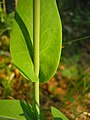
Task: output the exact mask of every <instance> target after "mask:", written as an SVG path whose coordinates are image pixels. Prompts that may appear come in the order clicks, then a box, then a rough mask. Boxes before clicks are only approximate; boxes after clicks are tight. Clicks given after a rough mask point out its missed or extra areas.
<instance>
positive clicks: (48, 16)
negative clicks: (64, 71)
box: [10, 0, 62, 83]
mask: <svg viewBox="0 0 90 120" xmlns="http://www.w3.org/2000/svg"><path fill="white" fill-rule="evenodd" d="M40 19H41V20H40V21H41V26H40V31H41V32H40V76H39V80H40V82H41V83H44V82H47V81H48V80H49V79H50V78H51V77H52V76H53V75H54V73H55V71H56V69H57V67H58V64H59V60H60V54H61V46H62V26H61V20H60V17H59V13H58V9H57V5H56V0H41V18H40ZM10 49H11V54H12V58H13V61H14V63H15V64H16V66H17V67H18V68H19V70H20V71H21V73H22V74H23V75H24V76H25V77H26V78H28V79H29V80H31V81H33V82H35V81H37V80H38V78H37V77H36V75H35V73H34V65H33V0H25V1H23V0H20V1H19V4H18V8H17V12H16V14H15V20H14V24H13V31H12V33H11V48H10Z"/></svg>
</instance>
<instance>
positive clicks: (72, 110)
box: [0, 0, 90, 120]
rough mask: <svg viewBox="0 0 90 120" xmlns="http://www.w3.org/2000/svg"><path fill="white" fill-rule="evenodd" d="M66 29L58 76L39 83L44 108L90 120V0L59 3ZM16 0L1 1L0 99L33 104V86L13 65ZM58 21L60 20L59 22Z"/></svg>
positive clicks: (57, 0)
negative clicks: (51, 107)
mask: <svg viewBox="0 0 90 120" xmlns="http://www.w3.org/2000/svg"><path fill="white" fill-rule="evenodd" d="M56 2H57V5H58V10H59V13H60V16H61V20H62V27H63V45H62V55H61V60H60V64H59V67H58V70H57V72H56V74H55V76H54V77H53V78H52V79H51V80H50V81H49V82H48V83H46V84H43V85H42V84H40V97H41V100H40V101H41V106H42V109H43V110H46V111H47V113H46V118H47V120H52V117H51V115H50V106H51V105H53V106H55V107H57V108H58V109H60V110H61V111H62V112H63V113H65V115H66V116H67V117H68V118H69V119H70V120H82V119H83V118H84V119H85V120H90V0H56ZM16 4H17V0H16V1H15V0H0V99H22V100H27V101H29V102H31V101H32V97H33V95H32V92H33V84H32V83H30V82H29V81H27V80H26V79H25V78H24V77H23V76H22V75H21V74H20V72H19V71H18V69H17V68H16V67H15V66H14V64H13V63H12V59H11V55H10V50H9V46H10V32H11V30H12V23H13V18H14V12H15V9H16ZM56 22H57V21H56Z"/></svg>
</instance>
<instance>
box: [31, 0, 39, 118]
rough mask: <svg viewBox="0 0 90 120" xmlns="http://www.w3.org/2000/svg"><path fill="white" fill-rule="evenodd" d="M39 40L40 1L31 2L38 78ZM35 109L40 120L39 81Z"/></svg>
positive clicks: (35, 63) (35, 64)
mask: <svg viewBox="0 0 90 120" xmlns="http://www.w3.org/2000/svg"><path fill="white" fill-rule="evenodd" d="M39 40H40V0H33V41H34V43H33V44H34V70H35V73H36V75H37V77H39ZM35 107H36V114H37V120H40V119H39V116H40V109H39V81H37V82H36V83H35Z"/></svg>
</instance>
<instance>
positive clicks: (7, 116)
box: [0, 100, 25, 120]
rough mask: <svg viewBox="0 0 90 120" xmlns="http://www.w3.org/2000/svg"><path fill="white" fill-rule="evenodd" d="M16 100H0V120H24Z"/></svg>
mask: <svg viewBox="0 0 90 120" xmlns="http://www.w3.org/2000/svg"><path fill="white" fill-rule="evenodd" d="M22 113H23V111H22V108H21V106H20V102H19V101H18V100H0V118H1V119H0V120H25V117H23V116H21V114H22Z"/></svg>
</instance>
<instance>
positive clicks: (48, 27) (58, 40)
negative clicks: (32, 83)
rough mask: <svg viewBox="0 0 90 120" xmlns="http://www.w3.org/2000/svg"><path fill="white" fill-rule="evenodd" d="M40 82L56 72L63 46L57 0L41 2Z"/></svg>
mask: <svg viewBox="0 0 90 120" xmlns="http://www.w3.org/2000/svg"><path fill="white" fill-rule="evenodd" d="M40 36H41V37H40V82H42V83H43V82H47V81H48V80H49V79H50V78H51V77H52V76H53V75H54V74H55V72H56V69H57V67H58V64H59V60H60V54H61V46H62V26H61V20H60V16H59V13H58V9H57V5H56V0H41V35H40Z"/></svg>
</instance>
